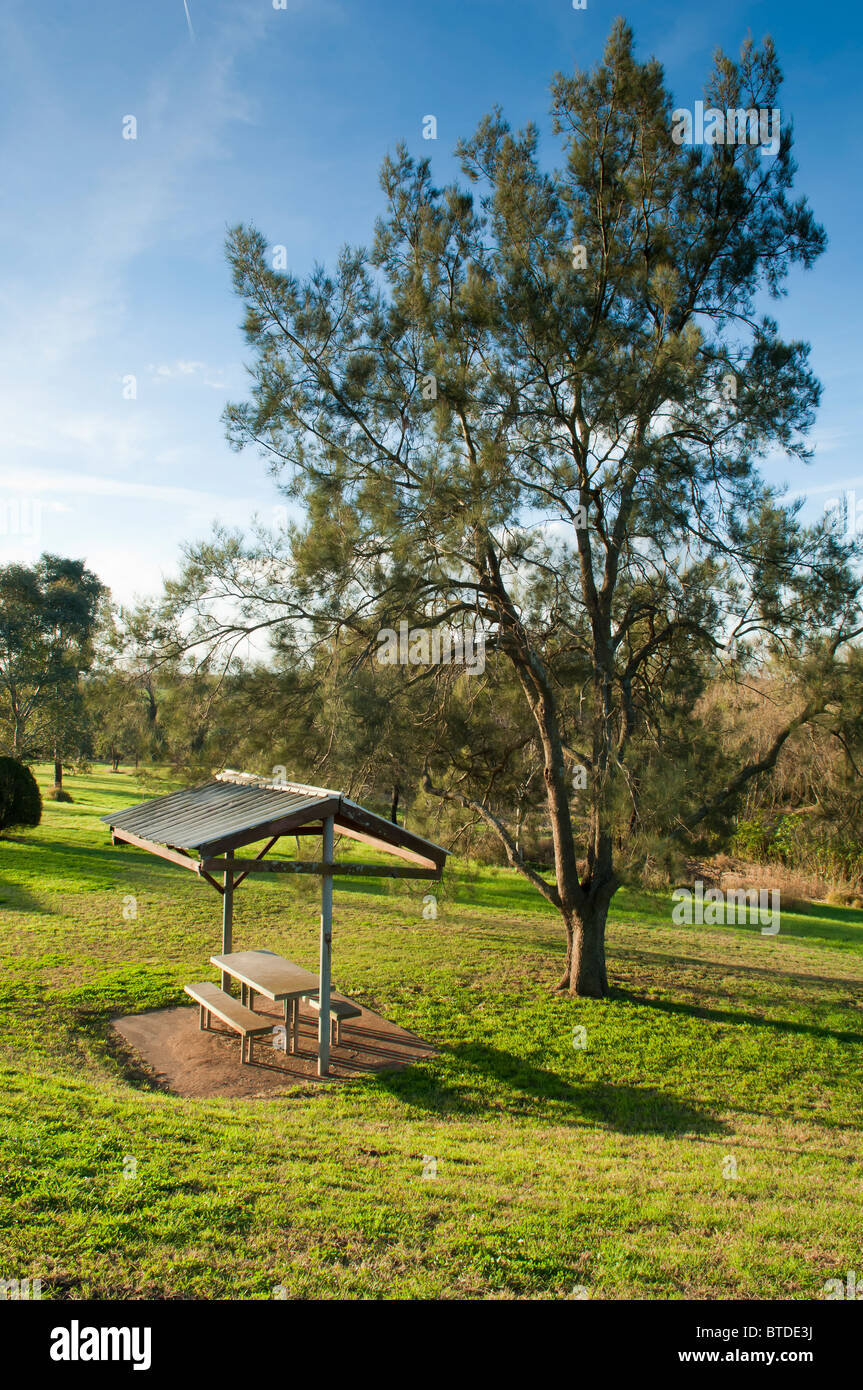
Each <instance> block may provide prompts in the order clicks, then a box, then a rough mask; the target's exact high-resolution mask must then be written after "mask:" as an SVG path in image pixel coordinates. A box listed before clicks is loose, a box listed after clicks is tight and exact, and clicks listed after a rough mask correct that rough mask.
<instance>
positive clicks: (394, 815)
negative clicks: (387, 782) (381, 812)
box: [390, 782, 401, 825]
mask: <svg viewBox="0 0 863 1390" xmlns="http://www.w3.org/2000/svg"><path fill="white" fill-rule="evenodd" d="M400 793H401V787H400V786H399V784H398V782H397V783H396V784H395V786H394V787H393V800H392V806H391V807H390V820H391V821H392V823H393V825H398V823H399V795H400Z"/></svg>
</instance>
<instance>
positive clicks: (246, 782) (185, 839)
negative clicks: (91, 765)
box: [101, 771, 447, 857]
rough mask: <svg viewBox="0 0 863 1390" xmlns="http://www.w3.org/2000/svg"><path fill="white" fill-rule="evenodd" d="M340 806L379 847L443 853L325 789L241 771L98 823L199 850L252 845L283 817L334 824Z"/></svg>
mask: <svg viewBox="0 0 863 1390" xmlns="http://www.w3.org/2000/svg"><path fill="white" fill-rule="evenodd" d="M342 808H344V815H345V819H346V821H348V822H351V823H356V822H357V821H359V823H360V824H361V825H362V826H363V827H366V826H367V828H368V829H369V830H370V831H371V832H372V834H374V832H375V831H378V832H379V833H380V836H381V848H383V849H387V848H390V847H392V846H393V845H394V844H401V845H405V846H414V847H417V848H421V849H425V850H428V851H434V852H436V855H435V857H437V855H441V854H446V853H447V851H446V850H443V849H442V848H441V846H440V845H435V844H433V843H432V842H431V841H429V840H423V839H422V838H421V837H420V836H418V835H414V834H412V833H410V832H408V831H406V830H403V829H402V828H401V827H400V826H396V825H394V824H392V822H390V821H387V820H384V818H383V817H382V816H378V815H376V814H375V813H374V812H373V811H367V810H365V808H363V807H361V806H358V805H357V804H356V802H353V801H350V800H349V799H348V798H347V797H344V798H343V797H342V796H341V793H340V792H337V791H333V790H331V789H330V788H327V787H309V786H306V785H304V784H303V783H301V782H287V781H285V782H281V781H273V780H268V779H267V778H264V777H255V776H254V775H253V774H251V773H244V772H233V771H226V772H222V773H219V774H218V775H217V776H216V777H215V778H214V779H213V780H212V781H210V782H205V783H203V784H202V785H201V786H197V787H187V788H184V789H183V790H182V791H177V792H170V793H169V794H168V795H167V796H159V797H155V798H154V799H153V800H150V801H142V802H140V803H139V804H138V805H137V806H130V807H129V808H128V810H125V811H117V812H112V813H111V814H110V815H107V816H102V817H101V819H102V820H103V821H104V822H105V823H106V824H107V825H110V827H111V829H112V830H118V831H120V832H123V831H127V832H128V833H129V834H130V835H137V836H138V837H139V838H140V839H142V840H150V841H152V842H153V843H154V844H157V845H165V846H172V847H174V848H177V849H185V850H196V851H198V852H200V851H202V850H204V849H206V848H207V847H211V846H213V845H216V844H220V843H221V842H223V841H228V840H231V839H233V838H234V837H237V838H238V843H243V842H245V843H247V844H248V843H251V841H252V838H253V835H254V833H255V832H256V831H258V830H260V831H261V838H263V836H264V835H265V834H266V833H267V827H272V825H273V823H274V822H280V821H283V820H285V819H286V818H290V819H291V822H292V824H293V825H295V826H296V827H300V826H302V825H309V824H312V823H314V822H315V821H318V820H320V819H321V817H322V815H323V814H327V815H335V817H336V820H337V821H338V819H339V813H340V812H341V811H342ZM357 813H359V814H357ZM360 817H361V820H360Z"/></svg>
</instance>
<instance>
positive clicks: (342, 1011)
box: [305, 994, 362, 1046]
mask: <svg viewBox="0 0 863 1390" xmlns="http://www.w3.org/2000/svg"><path fill="white" fill-rule="evenodd" d="M305 997H306V998H307V999H308V1001H309V1003H310V1005H311V1006H312V1008H313V1009H314V1011H315V1013H318V1014H319V1013H320V1011H321V1001H320V998H319V997H318V995H317V994H307V995H306V996H305ZM361 1013H362V1009H361V1008H360V1007H359V1005H358V1004H352V1003H351V1002H350V1000H349V999H330V1031H331V1035H330V1041H331V1042H332V1043H333V1045H334V1046H338V1043H339V1040H340V1037H341V1025H342V1019H343V1018H359V1016H360V1014H361Z"/></svg>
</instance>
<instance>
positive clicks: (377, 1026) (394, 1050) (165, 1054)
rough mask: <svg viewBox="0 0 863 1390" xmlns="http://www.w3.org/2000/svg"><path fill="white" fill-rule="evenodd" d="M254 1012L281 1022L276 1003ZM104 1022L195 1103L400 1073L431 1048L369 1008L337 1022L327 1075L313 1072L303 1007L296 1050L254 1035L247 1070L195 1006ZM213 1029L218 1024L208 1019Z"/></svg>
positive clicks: (312, 1017) (234, 1038)
mask: <svg viewBox="0 0 863 1390" xmlns="http://www.w3.org/2000/svg"><path fill="white" fill-rule="evenodd" d="M256 1009H257V1012H259V1013H260V1014H261V1016H262V1018H268V1017H272V1020H273V1024H274V1025H275V1024H278V1023H281V1022H282V1021H283V1017H282V1014H281V1012H280V1011H279V1009H278V1006H277V1005H275V1004H269V1003H268V1001H266V1000H262V999H260V998H258V1000H257V1001H256ZM111 1025H112V1027H113V1028H114V1030H115V1032H116V1033H117V1034H118V1035H119V1036H120V1037H121V1038H122V1039H123V1041H124V1043H125V1044H126V1046H127V1048H128V1049H129V1050H130V1051H131V1052H132V1054H133V1055H134V1058H135V1060H136V1062H138V1063H139V1064H140V1063H143V1065H144V1067H145V1068H146V1071H147V1073H148V1074H150V1075H151V1076H152V1077H153V1078H154V1079H155V1080H156V1082H157V1084H158V1085H160V1086H161V1087H162V1088H163V1089H165V1090H167V1091H171V1092H172V1093H173V1094H174V1095H178V1096H187V1097H195V1098H206V1097H210V1096H224V1097H228V1098H241V1099H247V1100H251V1099H252V1098H254V1097H256V1096H271V1095H274V1094H278V1093H279V1092H284V1091H286V1090H291V1089H293V1088H294V1087H296V1086H298V1085H300V1086H303V1087H305V1086H307V1085H308V1084H309V1083H313V1084H315V1085H322V1084H325V1081H326V1082H331V1081H333V1080H336V1081H338V1080H344V1079H346V1078H347V1077H350V1076H356V1075H358V1074H360V1073H363V1072H377V1071H384V1070H387V1069H397V1070H400V1069H402V1068H404V1067H406V1066H409V1065H410V1064H411V1062H416V1061H420V1060H422V1059H423V1058H426V1057H433V1056H434V1055H435V1050H434V1048H433V1047H432V1046H431V1045H430V1044H429V1043H427V1042H424V1041H423V1039H422V1038H418V1037H417V1036H416V1035H415V1034H414V1033H409V1032H408V1031H407V1030H406V1029H404V1028H399V1027H398V1025H397V1024H395V1023H390V1022H389V1020H388V1019H385V1018H381V1017H380V1015H379V1014H375V1013H372V1011H371V1010H370V1009H365V1008H364V1009H363V1011H362V1014H361V1016H360V1017H359V1018H352V1019H348V1020H346V1021H345V1022H344V1023H342V1028H341V1039H340V1043H339V1045H338V1046H337V1047H331V1048H330V1073H331V1074H330V1076H329V1077H328V1078H326V1079H324V1078H321V1077H319V1076H318V1074H317V1029H318V1019H317V1015H316V1014H313V1013H312V1012H311V1010H310V1009H309V1007H308V1005H304V1006H303V1007H301V1010H300V1035H299V1042H298V1049H297V1052H296V1053H293V1052H288V1053H284V1052H280V1051H276V1050H275V1049H274V1048H273V1046H272V1042H271V1040H270V1038H269V1036H268V1035H264V1036H263V1037H261V1038H256V1039H255V1041H254V1043H253V1047H252V1062H251V1065H247V1066H243V1064H242V1063H241V1061H240V1040H239V1036H238V1035H237V1034H236V1033H231V1032H228V1031H227V1029H226V1030H225V1031H224V1032H221V1031H219V1032H202V1031H201V1030H200V1028H199V1026H198V1010H197V1008H194V1007H192V1008H180V1007H178V1008H171V1009H152V1010H150V1011H149V1012H147V1013H142V1014H127V1015H125V1016H120V1017H116V1018H112V1020H111ZM214 1025H215V1026H216V1027H218V1028H219V1029H221V1025H220V1024H219V1023H218V1021H217V1020H214Z"/></svg>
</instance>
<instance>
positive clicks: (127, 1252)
mask: <svg viewBox="0 0 863 1390" xmlns="http://www.w3.org/2000/svg"><path fill="white" fill-rule="evenodd" d="M37 772H38V773H39V780H40V783H41V785H42V786H43V788H44V787H45V786H47V785H48V783H49V781H50V778H49V776H48V770H47V769H37ZM68 785H69V789H70V791H72V793H73V795H74V797H75V801H74V804H73V805H58V804H54V803H51V802H46V803H45V813H44V817H43V823H42V825H41V827H40V828H39V829H38V830H35V831H30V832H24V833H20V834H17V833H16V834H15V835H14V836H13V837H12V838H11V839H7V840H5V841H2V842H0V924H2V936H0V955H2V965H0V1150H2V1156H0V1277H3V1278H25V1277H27V1276H28V1275H29V1276H30V1277H33V1278H35V1277H41V1278H42V1281H43V1283H42V1292H43V1297H46V1298H50V1297H68V1298H109V1299H115V1298H198V1299H206V1298H236V1299H251V1298H264V1299H267V1298H272V1297H273V1296H274V1289H276V1288H281V1289H284V1290H285V1291H286V1294H287V1297H289V1298H292V1297H306V1298H309V1297H313V1298H322V1297H323V1298H327V1297H348V1298H354V1297H356V1298H377V1297H380V1298H388V1297H408V1298H415V1297H418V1298H436V1297H449V1298H453V1297H454V1298H463V1297H464V1298H476V1297H480V1298H488V1297H491V1298H522V1297H539V1298H549V1297H550V1298H573V1297H585V1296H587V1297H590V1298H593V1299H597V1298H600V1299H621V1298H646V1299H674V1298H687V1297H688V1298H720V1299H723V1298H745V1299H760V1298H776V1297H779V1298H797V1299H813V1298H821V1297H823V1292H822V1291H823V1287H824V1284H825V1281H826V1280H827V1279H830V1278H833V1277H844V1276H845V1273H846V1271H847V1270H849V1269H855V1270H857V1271H858V1272H859V1271H861V1270H863V1232H861V1225H863V1220H861V1211H863V1202H861V1197H863V1180H861V1165H860V1129H861V1081H863V1064H861V1041H863V1018H861V988H860V986H861V981H863V912H860V911H854V910H851V909H844V908H840V907H830V906H826V905H823V904H813V905H812V906H811V908H810V909H809V910H808V911H807V912H806V913H805V914H804V913H801V914H799V915H793V916H792V915H789V914H785V913H783V914H782V927H781V931H780V933H779V935H778V936H761V934H760V931H759V928H758V927H757V925H754V924H753V925H751V926H736V927H710V926H698V927H677V926H674V925H673V924H672V920H671V900H670V895H663V896H657V897H650V896H647V895H645V894H641V893H637V892H634V891H621V892H620V893H619V894H618V896H617V897H616V898H615V900H614V903H613V905H612V914H611V925H610V930H609V943H608V948H609V963H610V974H611V977H612V979H613V984H614V991H613V998H612V999H611V1000H610V1001H608V1002H603V1003H599V1002H594V1001H571V1000H568V999H561V998H558V997H556V996H554V995H553V994H552V993H551V992H550V986H551V985H552V984H553V982H554V980H555V979H556V978H557V977H558V974H559V971H560V967H561V959H562V951H563V945H562V932H561V929H560V927H559V925H558V921H557V919H556V917H555V914H554V913H553V912H551V911H550V910H549V909H548V908H547V907H546V905H545V904H544V903H543V902H542V901H541V900H540V899H539V898H538V896H537V895H536V894H535V893H534V892H533V890H532V889H531V888H530V886H529V885H528V884H526V883H524V882H523V881H522V880H520V879H518V878H517V877H516V876H515V875H513V874H512V873H510V872H509V871H504V870H489V869H477V868H476V867H475V866H474V867H472V866H467V865H459V864H456V865H454V867H453V868H452V869H450V870H448V871H447V874H446V882H445V884H444V885H443V886H442V890H441V892H440V895H439V896H440V902H439V910H438V918H437V920H436V921H430V920H425V919H424V918H423V915H422V897H423V894H424V893H426V892H428V891H429V887H430V886H432V885H427V884H422V883H406V882H404V881H401V882H400V881H395V882H392V883H391V884H387V883H385V882H383V881H381V882H360V881H351V880H348V881H345V883H344V886H341V885H338V884H337V891H336V896H335V924H334V933H333V951H334V956H333V961H334V965H333V971H334V980H335V983H336V985H337V987H338V988H339V989H341V990H343V991H345V992H346V993H348V994H350V995H352V996H354V997H356V998H358V999H360V1000H362V1001H363V1002H364V1003H366V1004H368V1005H369V1006H370V1007H371V1008H373V1009H375V1010H376V1011H378V1012H379V1013H381V1014H383V1015H385V1016H386V1017H387V1018H390V1019H392V1020H393V1021H395V1022H397V1023H400V1024H402V1025H403V1026H404V1027H406V1028H410V1029H412V1030H414V1031H416V1032H417V1033H419V1034H420V1035H421V1036H423V1037H425V1038H426V1039H428V1040H429V1041H431V1042H433V1043H434V1044H435V1045H436V1046H437V1048H438V1049H439V1053H440V1055H439V1056H438V1057H437V1058H435V1059H434V1060H432V1061H428V1062H424V1063H421V1064H419V1065H416V1066H413V1067H411V1068H409V1069H408V1070H406V1071H404V1072H401V1073H398V1072H392V1073H384V1074H382V1075H376V1076H366V1077H356V1078H353V1079H351V1080H349V1081H347V1082H339V1083H333V1084H328V1085H316V1084H308V1085H303V1086H300V1087H295V1088H293V1089H287V1090H286V1092H285V1094H284V1095H280V1096H278V1097H277V1098H275V1099H267V1100H255V1101H226V1100H208V1101H192V1100H186V1099H180V1098H178V1097H175V1096H172V1095H168V1094H165V1093H164V1092H161V1091H159V1090H158V1089H155V1088H153V1087H152V1086H151V1085H149V1083H148V1082H146V1080H142V1079H141V1078H140V1077H139V1078H137V1079H135V1077H134V1076H133V1075H131V1074H130V1069H129V1066H128V1061H127V1059H125V1058H124V1057H123V1056H122V1055H121V1053H120V1051H119V1049H118V1047H117V1046H116V1044H115V1043H114V1041H113V1040H112V1034H111V1031H110V1029H109V1026H108V1019H109V1017H110V1016H111V1015H112V1014H115V1013H118V1012H130V1013H131V1012H136V1011H140V1010H144V1009H153V1008H160V1007H163V1006H166V1005H169V1004H174V1003H182V1002H184V1001H185V999H186V997H185V996H184V995H183V993H182V987H183V984H184V983H185V981H187V980H190V979H195V978H201V977H202V974H203V975H205V976H207V975H210V976H211V977H212V978H214V979H215V978H216V975H215V972H214V971H211V970H210V967H209V966H207V965H205V962H207V960H208V957H209V955H210V953H211V952H212V951H214V950H216V949H218V946H219V943H220V899H219V898H218V896H217V895H216V894H215V893H214V892H213V890H212V889H211V888H210V887H209V886H208V885H206V884H205V883H203V882H201V881H199V880H197V879H196V878H195V877H194V876H193V875H192V874H188V873H185V872H183V870H181V869H179V868H174V867H173V866H171V865H170V864H167V863H162V862H160V861H158V860H155V859H153V858H151V857H149V856H148V855H146V854H145V853H143V852H142V851H139V850H134V849H131V848H128V849H124V848H123V847H121V846H117V847H112V846H111V844H110V842H109V835H108V833H107V831H106V828H105V827H104V826H103V825H101V824H100V823H99V821H98V819H97V817H98V815H99V814H100V813H102V812H106V811H108V810H110V809H111V808H112V807H116V808H120V807H121V806H124V805H128V804H130V803H132V802H134V801H136V800H138V799H139V796H140V789H139V787H138V786H137V784H136V781H135V777H134V774H133V773H131V772H130V771H129V770H124V771H123V772H122V773H120V774H119V775H112V774H111V773H110V772H109V771H107V770H101V769H96V770H94V772H93V774H92V775H91V776H87V777H70V778H69V781H68ZM361 857H363V858H366V857H367V856H366V854H365V853H363V854H362V856H361ZM317 889H318V885H317V882H315V883H312V882H310V881H300V882H293V881H288V882H284V881H281V880H280V879H279V880H276V881H262V880H258V881H255V880H250V881H249V882H247V883H245V884H243V886H242V888H241V889H240V890H239V892H238V894H237V899H236V907H235V923H234V945H235V949H242V948H244V947H253V946H267V947H270V948H271V949H274V950H277V951H279V952H280V953H282V954H284V955H287V956H288V957H290V958H291V959H292V960H296V961H298V962H300V963H302V964H304V965H307V966H309V967H311V968H313V969H317V933H318V906H317V896H316V894H317ZM131 899H134V900H135V905H136V907H137V917H136V918H132V917H130V915H129V914H130V911H131V908H132V903H131ZM124 909H125V915H124ZM579 1026H582V1027H584V1028H585V1029H586V1042H587V1046H586V1047H585V1048H576V1047H574V1046H573V1036H574V1029H576V1028H577V1027H579ZM431 1160H434V1163H432V1162H431ZM435 1165H436V1176H429V1174H431V1173H433V1172H434V1168H435ZM735 1170H736V1176H734V1173H735ZM424 1171H425V1173H426V1176H425V1177H424V1176H423V1174H424ZM129 1174H134V1176H127V1175H129Z"/></svg>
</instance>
